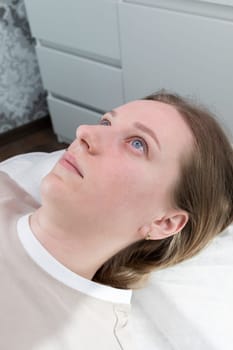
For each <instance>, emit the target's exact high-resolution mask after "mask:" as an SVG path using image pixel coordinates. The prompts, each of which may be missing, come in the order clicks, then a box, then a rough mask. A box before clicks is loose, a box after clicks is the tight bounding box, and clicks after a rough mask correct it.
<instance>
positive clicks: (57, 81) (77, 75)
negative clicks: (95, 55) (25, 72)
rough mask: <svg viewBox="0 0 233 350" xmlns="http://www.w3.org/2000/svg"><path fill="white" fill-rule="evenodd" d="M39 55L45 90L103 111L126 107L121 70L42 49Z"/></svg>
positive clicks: (40, 47)
mask: <svg viewBox="0 0 233 350" xmlns="http://www.w3.org/2000/svg"><path fill="white" fill-rule="evenodd" d="M37 55H38V60H39V65H40V70H41V75H42V80H43V83H44V87H45V88H46V89H47V90H49V91H51V92H53V93H54V94H57V95H59V96H63V97H65V98H68V99H71V100H74V101H75V102H77V103H80V104H85V105H87V106H91V107H94V108H96V109H99V110H101V111H107V110H109V109H112V108H113V107H117V106H119V105H121V104H123V93H122V89H123V88H122V71H121V69H120V68H116V67H111V66H107V65H105V64H102V63H99V62H94V61H92V60H88V59H85V58H80V57H77V56H73V55H69V54H66V53H62V52H59V51H56V50H52V49H48V48H44V47H42V46H38V47H37Z"/></svg>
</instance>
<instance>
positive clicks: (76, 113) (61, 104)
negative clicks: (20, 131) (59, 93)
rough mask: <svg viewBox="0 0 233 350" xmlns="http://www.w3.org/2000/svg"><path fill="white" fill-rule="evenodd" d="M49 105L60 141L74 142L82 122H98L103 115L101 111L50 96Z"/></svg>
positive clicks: (54, 127)
mask: <svg viewBox="0 0 233 350" xmlns="http://www.w3.org/2000/svg"><path fill="white" fill-rule="evenodd" d="M48 105H49V111H50V115H51V117H52V123H53V129H54V132H55V133H56V134H57V135H58V138H59V140H60V141H65V142H68V143H70V142H72V141H73V140H74V139H75V133H76V129H77V127H78V126H79V125H81V124H97V123H98V120H99V119H100V117H101V116H102V114H100V113H96V112H93V111H90V110H88V109H85V108H82V107H79V106H76V105H73V104H71V103H68V102H65V101H62V100H59V99H57V98H54V97H53V96H48Z"/></svg>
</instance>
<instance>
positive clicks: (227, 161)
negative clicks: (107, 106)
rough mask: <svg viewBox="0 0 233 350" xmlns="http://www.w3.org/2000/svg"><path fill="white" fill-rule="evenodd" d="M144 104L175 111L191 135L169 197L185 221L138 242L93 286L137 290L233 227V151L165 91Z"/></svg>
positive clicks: (193, 108)
mask: <svg viewBox="0 0 233 350" xmlns="http://www.w3.org/2000/svg"><path fill="white" fill-rule="evenodd" d="M142 100H153V101H160V102H163V103H166V104H169V105H172V106H174V108H175V109H176V110H177V111H178V112H179V113H180V115H181V116H182V117H183V119H184V120H185V122H186V123H187V125H188V126H189V128H190V129H191V131H192V133H193V138H194V147H193V150H192V153H191V155H190V156H189V157H188V159H186V160H184V161H182V162H181V175H180V178H179V181H178V183H176V184H175V186H174V191H173V194H172V198H173V200H172V201H173V203H174V205H175V207H177V208H180V209H183V210H186V211H187V212H188V214H189V220H188V222H187V224H186V225H185V227H184V228H183V229H182V230H181V231H180V232H179V233H178V234H175V235H173V236H170V237H168V238H166V239H162V240H153V241H144V240H143V241H138V242H136V243H134V244H132V245H130V246H128V247H127V248H125V249H124V250H122V251H120V252H118V253H117V254H116V255H115V256H113V257H112V258H111V259H109V260H108V261H107V262H105V264H104V265H103V266H102V267H101V268H100V269H99V270H98V271H97V272H96V274H95V276H94V278H93V280H95V281H96V282H99V283H103V284H107V285H110V286H112V287H116V288H132V287H133V288H134V287H135V288H137V284H138V283H139V284H138V285H139V286H140V281H143V279H144V278H145V277H146V276H147V275H148V274H149V273H150V272H151V271H153V270H158V269H162V268H166V267H168V266H172V265H175V264H177V263H179V262H181V261H183V260H186V259H189V258H191V257H193V256H194V255H195V254H197V253H198V252H200V250H201V249H203V248H204V247H205V246H206V245H207V244H208V243H210V242H211V241H212V239H213V238H214V237H215V236H216V235H217V234H218V233H220V232H221V231H222V230H224V229H225V228H226V227H227V226H228V225H229V224H230V223H232V221H233V149H232V147H231V144H230V142H229V141H228V139H227V137H226V135H225V133H224V132H223V130H222V129H221V127H220V126H219V124H218V123H217V121H216V120H215V118H214V116H213V115H212V114H211V113H210V112H209V111H208V110H206V109H205V108H204V107H200V106H197V105H194V104H193V103H191V102H189V101H188V100H185V99H184V98H182V97H180V96H178V95H176V94H171V93H167V92H165V91H164V90H162V91H160V92H158V93H155V94H152V95H149V96H147V97H145V98H143V99H142Z"/></svg>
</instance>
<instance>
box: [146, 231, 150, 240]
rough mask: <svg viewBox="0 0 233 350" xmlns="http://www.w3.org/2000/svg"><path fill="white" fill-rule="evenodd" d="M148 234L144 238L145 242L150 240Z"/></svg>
mask: <svg viewBox="0 0 233 350" xmlns="http://www.w3.org/2000/svg"><path fill="white" fill-rule="evenodd" d="M150 237H151V236H150V233H147V235H146V237H145V241H149V240H150Z"/></svg>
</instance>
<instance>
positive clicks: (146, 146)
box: [99, 118, 149, 154]
mask: <svg viewBox="0 0 233 350" xmlns="http://www.w3.org/2000/svg"><path fill="white" fill-rule="evenodd" d="M104 121H107V122H108V123H110V125H111V122H110V121H109V120H108V119H106V118H103V119H101V120H100V121H99V125H104V124H102V122H104ZM134 139H138V140H140V141H141V142H142V143H143V145H144V147H145V150H146V154H148V149H149V147H148V144H147V142H146V141H145V140H144V139H143V138H142V137H140V136H134Z"/></svg>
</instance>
